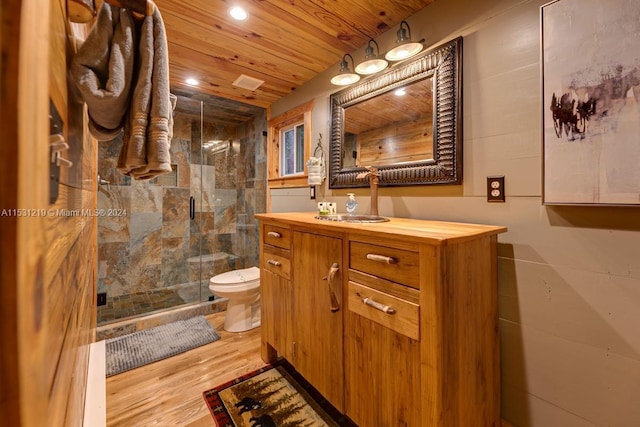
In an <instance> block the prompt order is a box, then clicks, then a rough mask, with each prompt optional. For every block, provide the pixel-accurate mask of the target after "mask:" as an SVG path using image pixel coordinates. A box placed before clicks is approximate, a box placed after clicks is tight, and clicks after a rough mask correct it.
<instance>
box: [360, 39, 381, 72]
mask: <svg viewBox="0 0 640 427" xmlns="http://www.w3.org/2000/svg"><path fill="white" fill-rule="evenodd" d="M372 42H373V43H374V44H375V45H376V53H374V52H373V46H372V45H371V43H372ZM388 65H389V63H388V62H387V61H386V60H385V59H383V58H380V47H379V46H378V43H377V42H376V41H375V40H373V39H371V40H369V43H368V44H367V47H366V49H365V50H364V61H362V62H361V63H359V64H358V65H357V66H356V69H355V71H356V73H358V74H374V73H377V72H378V71H382V70H384V69H385V68H387V66H388Z"/></svg>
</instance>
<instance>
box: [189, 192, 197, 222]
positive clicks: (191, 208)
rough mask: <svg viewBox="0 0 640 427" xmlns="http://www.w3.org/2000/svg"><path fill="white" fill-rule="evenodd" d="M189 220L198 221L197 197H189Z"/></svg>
mask: <svg viewBox="0 0 640 427" xmlns="http://www.w3.org/2000/svg"><path fill="white" fill-rule="evenodd" d="M189 218H191V219H196V199H195V197H193V196H191V197H189Z"/></svg>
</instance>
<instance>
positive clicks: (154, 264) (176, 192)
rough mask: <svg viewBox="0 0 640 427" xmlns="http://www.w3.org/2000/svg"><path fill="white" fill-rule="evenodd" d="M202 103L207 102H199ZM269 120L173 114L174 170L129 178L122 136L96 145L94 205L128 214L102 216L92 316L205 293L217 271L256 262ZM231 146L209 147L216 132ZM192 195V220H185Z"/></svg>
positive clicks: (110, 316)
mask: <svg viewBox="0 0 640 427" xmlns="http://www.w3.org/2000/svg"><path fill="white" fill-rule="evenodd" d="M205 108H206V105H205ZM263 131H266V117H265V116H264V115H262V116H259V117H254V118H252V119H251V120H249V121H248V122H246V123H245V124H244V125H241V126H238V127H225V128H222V127H221V126H219V125H216V124H215V123H204V126H202V133H201V125H200V119H199V118H198V117H195V116H191V115H187V114H182V113H180V112H177V113H176V115H175V123H174V136H173V140H172V143H171V160H172V163H173V168H174V173H172V174H167V175H163V176H161V177H158V178H156V179H154V180H151V181H142V182H140V181H134V180H131V179H130V178H129V177H125V176H122V175H120V174H119V173H118V172H117V171H116V170H115V166H116V162H117V157H118V152H119V150H120V146H121V143H122V142H121V140H119V139H116V140H114V141H109V142H100V143H99V154H98V155H99V157H98V170H99V172H100V173H101V178H103V179H106V180H107V181H109V182H110V183H111V184H110V189H107V187H106V186H101V187H100V188H99V189H98V207H99V208H105V209H109V208H118V209H126V212H127V215H124V216H109V217H100V218H99V219H98V270H99V271H98V292H106V293H107V305H106V306H101V307H98V323H104V322H108V321H112V320H118V319H122V318H125V317H130V316H135V315H139V314H144V313H148V312H151V311H155V310H158V309H166V308H170V307H174V306H178V305H182V304H186V303H192V302H199V301H206V300H207V299H208V298H209V295H210V293H209V289H208V281H209V278H210V277H211V276H213V275H215V274H219V273H222V272H224V271H228V270H231V269H234V268H243V267H249V266H252V265H258V252H257V248H258V233H257V227H256V224H255V220H254V217H253V215H254V213H256V212H264V211H265V207H266V154H265V153H266V147H265V143H266V138H265V137H264V136H263ZM220 137H222V138H223V140H225V141H227V142H228V149H226V150H225V151H221V152H216V153H212V152H211V150H208V149H204V148H203V146H202V144H203V142H204V143H206V142H207V141H209V140H212V139H214V138H216V139H219V138H220ZM190 197H194V199H195V204H196V218H195V220H191V219H190V218H189V198H190Z"/></svg>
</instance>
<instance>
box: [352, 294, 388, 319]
mask: <svg viewBox="0 0 640 427" xmlns="http://www.w3.org/2000/svg"><path fill="white" fill-rule="evenodd" d="M356 295H358V296H359V297H360V299H362V302H363V303H365V304H366V305H368V306H370V307H373V308H375V309H376V310H380V311H382V312H384V313H387V314H396V309H395V308H393V307H389V306H388V305H385V304H382V303H381V302H377V301H374V300H372V299H371V298H369V297H363V296H362V295H360V294H359V293H358V294H356Z"/></svg>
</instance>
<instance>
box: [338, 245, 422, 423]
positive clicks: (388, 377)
mask: <svg viewBox="0 0 640 427" xmlns="http://www.w3.org/2000/svg"><path fill="white" fill-rule="evenodd" d="M379 242H380V239H376V238H375V237H373V238H372V239H371V241H368V240H367V238H366V237H365V239H364V241H363V239H362V238H358V237H355V238H350V239H349V241H348V247H349V272H348V276H349V277H348V278H349V281H348V289H347V310H346V311H345V316H346V317H345V334H344V335H345V344H344V345H345V386H346V392H345V394H346V397H345V407H346V410H345V413H346V414H347V415H348V416H349V418H351V419H352V420H353V421H354V422H355V423H357V424H358V425H360V426H372V427H373V426H391V425H393V426H420V425H422V424H421V417H422V404H421V401H422V399H421V384H420V372H421V371H420V291H419V290H418V289H417V288H418V287H419V277H420V273H419V269H420V264H419V248H418V246H417V245H415V244H405V243H402V242H394V241H389V240H385V242H384V245H380V244H379ZM398 282H400V283H398ZM408 285H410V286H408ZM364 396H366V398H363V397H364Z"/></svg>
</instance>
